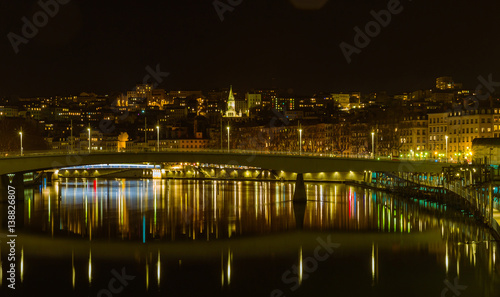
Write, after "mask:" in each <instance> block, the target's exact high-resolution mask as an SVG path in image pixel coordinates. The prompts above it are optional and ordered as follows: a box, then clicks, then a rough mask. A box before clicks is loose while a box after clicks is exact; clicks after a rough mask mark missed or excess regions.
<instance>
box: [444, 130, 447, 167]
mask: <svg viewBox="0 0 500 297" xmlns="http://www.w3.org/2000/svg"><path fill="white" fill-rule="evenodd" d="M444 138H445V139H446V162H448V135H445V136H444Z"/></svg>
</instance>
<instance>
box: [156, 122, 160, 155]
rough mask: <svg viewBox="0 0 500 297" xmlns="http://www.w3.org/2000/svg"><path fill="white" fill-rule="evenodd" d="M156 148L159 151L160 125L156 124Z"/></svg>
mask: <svg viewBox="0 0 500 297" xmlns="http://www.w3.org/2000/svg"><path fill="white" fill-rule="evenodd" d="M156 150H157V151H158V152H159V151H160V126H156Z"/></svg>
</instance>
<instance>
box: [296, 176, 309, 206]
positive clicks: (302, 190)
mask: <svg viewBox="0 0 500 297" xmlns="http://www.w3.org/2000/svg"><path fill="white" fill-rule="evenodd" d="M306 201H307V194H306V186H305V184H304V174H303V173H297V179H296V180H295V192H294V193H293V202H306Z"/></svg>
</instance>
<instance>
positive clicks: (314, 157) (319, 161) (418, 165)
mask: <svg viewBox="0 0 500 297" xmlns="http://www.w3.org/2000/svg"><path fill="white" fill-rule="evenodd" d="M145 162H146V163H151V164H161V163H180V162H183V163H202V164H220V165H236V166H246V167H253V168H260V169H267V170H276V171H285V172H293V173H296V182H295V192H294V198H293V200H294V202H299V203H297V205H295V206H294V208H300V209H298V210H297V211H296V213H303V211H302V210H303V209H302V208H304V210H305V204H304V203H302V202H306V201H307V195H306V190H305V184H304V174H310V173H325V172H358V173H362V176H363V182H362V184H364V185H365V186H376V187H381V186H384V183H386V182H385V180H387V177H388V176H390V175H394V174H395V175H397V178H399V179H400V180H402V181H403V185H404V186H403V187H401V185H402V183H401V182H398V181H396V182H391V184H392V185H393V186H394V185H395V184H396V185H397V186H398V187H401V189H402V190H404V189H405V188H408V183H413V184H414V185H415V186H413V188H417V189H418V188H419V187H420V186H421V185H424V184H427V186H433V187H443V186H444V183H445V182H446V183H447V182H448V181H451V180H452V179H451V178H450V176H449V174H448V175H447V176H444V175H443V172H445V171H446V170H449V168H452V167H451V164H448V163H444V162H437V161H436V160H416V161H414V160H391V159H389V158H382V157H380V158H376V159H368V158H345V157H337V156H333V155H328V154H311V153H304V154H297V153H296V152H272V153H270V152H261V151H243V150H232V151H230V152H228V151H223V150H189V151H180V150H163V151H158V152H156V151H134V152H117V151H94V152H91V153H88V152H81V151H80V152H75V153H74V154H73V153H68V152H63V153H61V152H53V151H47V152H34V153H30V154H25V155H23V156H21V155H11V156H4V157H0V191H1V193H2V195H0V198H1V200H0V201H6V198H7V197H6V196H7V195H4V194H5V193H6V188H7V185H9V184H12V185H15V186H16V188H18V189H21V190H22V189H23V174H24V173H27V172H39V171H44V170H54V169H60V168H68V167H75V166H87V165H89V166H90V165H96V164H124V163H127V164H133V163H145ZM9 175H10V180H9ZM453 175H454V174H453ZM471 176H472V175H471ZM391 180H392V178H391ZM465 180H467V179H465ZM429 183H432V185H431V184H429ZM385 186H387V185H385ZM19 192H22V191H19V190H18V193H19ZM481 195H482V196H481V197H483V198H482V200H483V201H482V202H481V203H475V206H474V207H472V208H473V209H476V210H477V209H479V210H481V212H482V213H481V216H482V217H486V218H489V219H488V221H489V222H492V221H495V220H494V219H493V199H494V195H492V193H491V185H490V194H489V195H486V194H481ZM18 199H23V197H22V196H20V197H18ZM461 200H464V201H465V200H470V199H461ZM299 221H300V218H299ZM492 223H493V224H494V223H495V222H492ZM495 226H498V224H497V225H495ZM496 229H497V232H499V233H500V230H498V227H496Z"/></svg>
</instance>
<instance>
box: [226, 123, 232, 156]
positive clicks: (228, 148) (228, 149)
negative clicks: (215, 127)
mask: <svg viewBox="0 0 500 297" xmlns="http://www.w3.org/2000/svg"><path fill="white" fill-rule="evenodd" d="M226 129H227V152H228V153H229V151H230V149H231V148H230V145H229V129H230V128H229V126H227V127H226Z"/></svg>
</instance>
